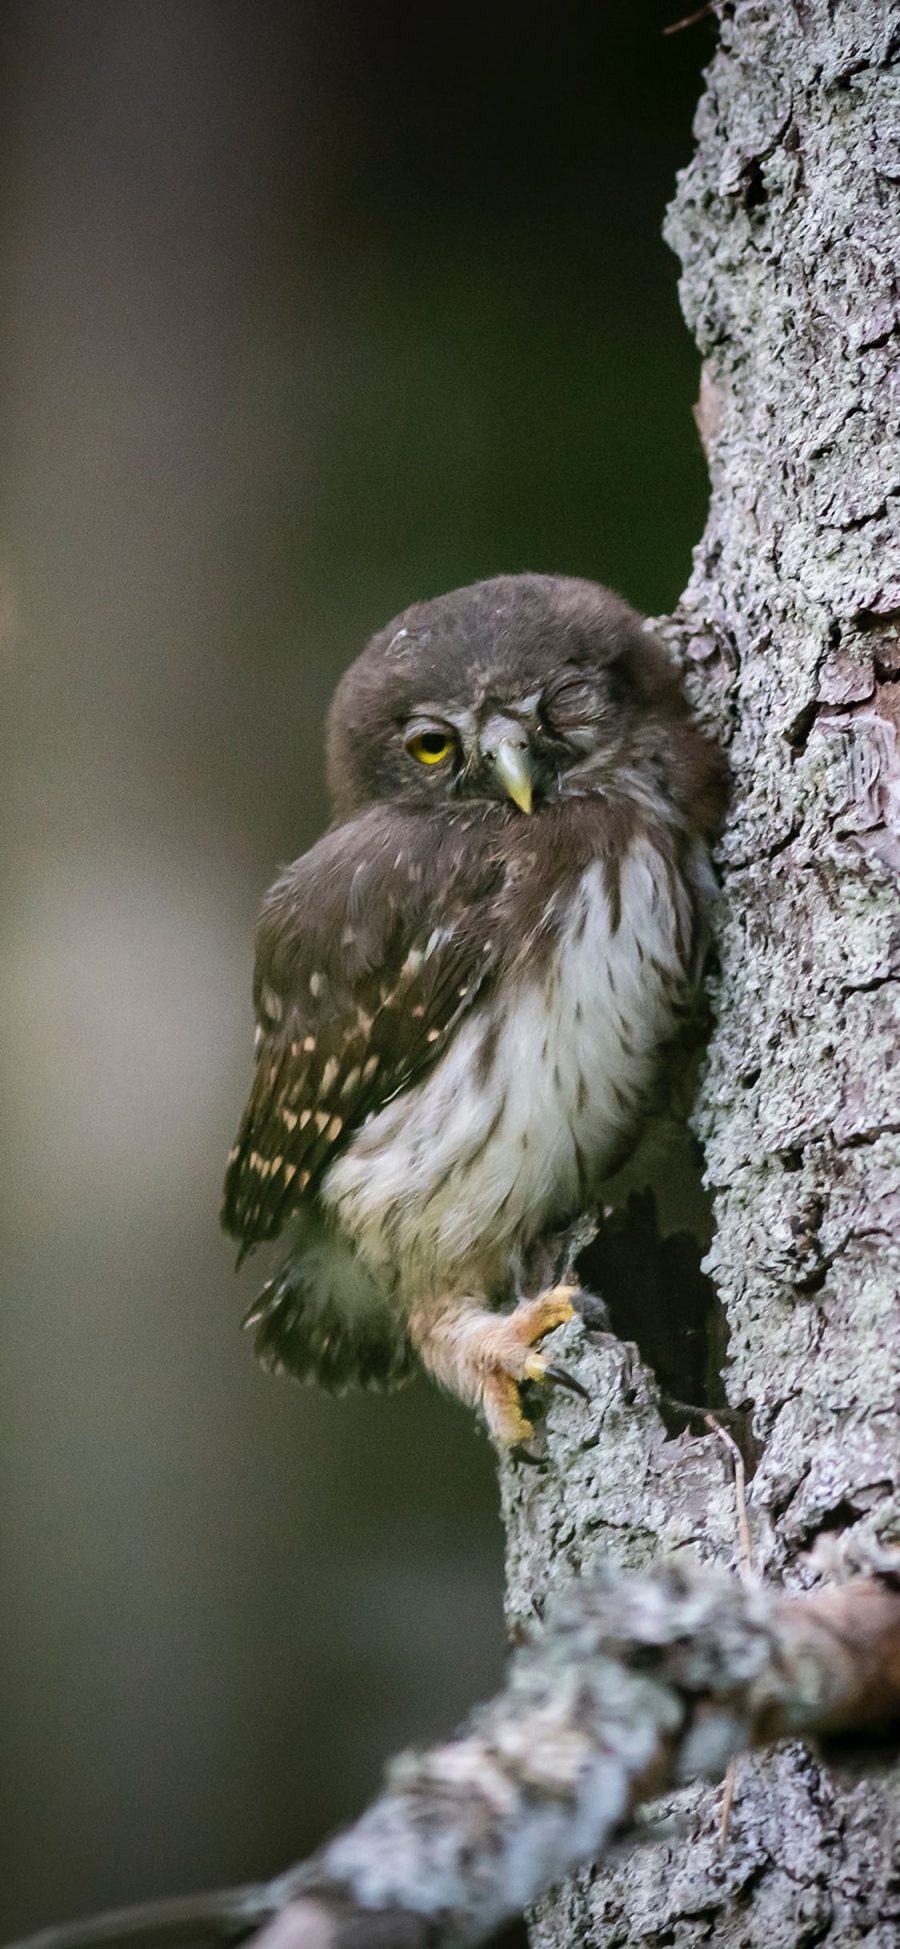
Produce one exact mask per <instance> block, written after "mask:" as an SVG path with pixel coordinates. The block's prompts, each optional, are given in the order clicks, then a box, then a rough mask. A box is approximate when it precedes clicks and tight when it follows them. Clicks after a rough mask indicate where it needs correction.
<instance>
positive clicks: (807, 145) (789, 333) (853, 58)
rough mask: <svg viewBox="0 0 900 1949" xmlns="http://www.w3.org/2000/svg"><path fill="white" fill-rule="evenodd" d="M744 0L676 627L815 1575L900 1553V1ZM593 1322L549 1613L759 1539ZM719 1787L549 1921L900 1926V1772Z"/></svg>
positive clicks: (774, 1413) (749, 1180) (712, 95)
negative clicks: (709, 784) (727, 787)
mask: <svg viewBox="0 0 900 1949" xmlns="http://www.w3.org/2000/svg"><path fill="white" fill-rule="evenodd" d="M721 11H722V13H723V16H724V17H723V18H722V20H721V22H720V37H719V46H718V49H717V52H716V54H715V56H714V58H713V61H712V63H711V66H710V68H709V70H708V73H707V76H706V85H705V90H704V94H703V97H702V100H701V103H700V106H699V109H698V113H697V120H696V127H695V134H696V152H695V155H694V158H693V161H692V162H691V164H690V166H689V167H688V168H687V169H686V170H685V171H684V173H683V175H682V177H681V178H680V181H679V185H678V191H677V195H676V198H675V201H674V203H673V206H672V208H671V210H670V212H669V217H668V224H667V236H668V239H669V242H670V243H671V244H672V246H673V248H674V249H675V251H676V252H677V254H678V256H679V257H680V259H681V263H682V282H681V299H682V305H683V309H684V313H685V317H686V319H687V322H688V324H689V326H690V328H691V330H692V331H693V333H694V335H695V338H696V341H697V345H698V349H699V352H700V355H701V359H702V383H701V386H700V402H699V408H698V426H699V428H700V433H701V437H702V439H703V442H704V446H705V448H706V452H707V458H708V463H709V471H710V483H711V499H710V510H709V517H708V521H707V525H706V530H705V533H704V536H703V538H702V541H701V542H700V545H699V547H698V549H697V551H696V557H695V564H694V572H693V575H692V577H691V580H690V583H689V585H688V588H687V590H686V591H685V595H684V597H683V599H682V602H681V604H680V605H679V608H678V611H677V613H676V615H675V616H674V617H673V618H672V619H670V622H669V624H668V626H667V629H666V633H667V635H668V636H669V638H670V640H672V641H673V644H674V645H675V647H676V648H677V650H678V653H679V654H680V655H681V656H682V657H683V659H684V662H685V667H686V671H687V682H688V686H689V689H690V691H691V694H692V697H693V699H694V702H695V704H696V706H697V708H698V710H699V712H700V714H701V716H702V717H703V718H704V720H705V721H706V722H708V723H710V724H712V725H713V726H715V728H716V730H717V732H718V734H719V735H720V736H721V737H722V738H723V739H724V740H725V741H726V743H727V745H728V749H729V754H730V761H731V767H732V772H733V779H734V786H733V798H732V805H731V810H730V813H729V817H728V822H727V827H726V830H725V833H724V836H723V839H722V843H721V848H720V856H719V868H720V874H721V880H722V901H721V908H720V912H719V916H718V922H717V929H716V972H715V973H714V976H713V980H712V1006H713V1011H714V1025H713V1030H712V1035H711V1040H710V1045H709V1050H708V1055H707V1060H706V1065H705V1069H704V1072H703V1076H702V1080H701V1083H700V1088H699V1092H698V1095H697V1098H696V1101H695V1105H694V1110H693V1118H692V1121H693V1128H694V1130H695V1132H696V1133H697V1136H698V1137H699V1139H700V1141H701V1143H702V1146H703V1150H704V1156H705V1173H706V1179H707V1183H708V1186H709V1188H710V1191H711V1195H712V1204H713V1216H714V1225H715V1231H714V1237H713V1242H712V1245H711V1247H710V1250H709V1253H708V1256H707V1260H706V1270H707V1271H708V1273H709V1274H710V1275H711V1276H712V1278H713V1280H714V1282H715V1286H716V1289H717V1292H718V1296H719V1299H720V1301H721V1304H722V1307H723V1309H724V1314H725V1317H726V1320H727V1327H728V1358H727V1363H726V1365H725V1369H724V1374H723V1380H724V1386H725V1392H726V1394H727V1398H728V1401H729V1402H730V1404H731V1407H732V1409H735V1410H742V1411H744V1412H745V1413H746V1414H747V1416H748V1418H750V1419H752V1427H753V1437H754V1460H755V1463H756V1466H755V1471H754V1473H753V1480H752V1485H751V1492H750V1496H751V1501H750V1509H751V1519H752V1525H753V1534H754V1543H755V1551H756V1558H757V1564H758V1568H759V1570H760V1571H761V1572H763V1573H765V1574H766V1575H767V1576H769V1577H774V1578H776V1579H780V1580H782V1581H783V1582H784V1583H785V1585H786V1586H787V1587H788V1588H791V1589H793V1588H798V1587H802V1586H803V1585H805V1584H808V1583H810V1582H812V1581H813V1580H814V1578H815V1575H816V1572H815V1569H814V1567H811V1565H810V1552H811V1550H812V1548H813V1546H814V1545H815V1543H816V1541H817V1539H818V1538H819V1537H820V1536H821V1535H822V1533H823V1532H829V1531H835V1532H841V1533H842V1534H843V1535H844V1536H845V1538H846V1535H847V1533H848V1532H849V1533H850V1536H851V1542H852V1536H853V1533H854V1532H856V1533H857V1534H858V1536H859V1539H860V1543H861V1544H862V1543H864V1542H866V1541H867V1540H870V1539H872V1538H873V1537H878V1538H880V1539H881V1540H882V1541H888V1542H890V1541H891V1540H893V1541H900V1503H898V1499H897V1498H898V1475H900V1423H898V1383H900V1307H898V1287H900V1280H898V1258H900V1083H898V1076H900V1069H898V1067H897V1062H896V1058H897V1049H898V1042H900V1034H898V1031H900V897H898V885H897V871H898V867H900V743H898V728H900V681H898V679H900V499H898V495H900V439H898V419H900V411H898V408H900V361H898V356H897V353H898V345H900V329H898V326H900V319H898V302H900V300H898V277H897V257H898V249H897V245H898V237H900V207H898V205H900V195H898V184H900V70H898V61H900V10H898V8H897V6H896V5H892V4H887V3H886V0H843V4H839V5H834V4H832V0H782V4H778V3H777V0H737V4H736V5H734V6H733V7H729V8H727V9H725V8H723V9H721ZM659 1304H660V1306H661V1307H667V1306H670V1305H671V1304H672V1300H671V1295H670V1294H668V1293H667V1292H665V1291H661V1292H660V1294H659ZM617 1324H618V1322H617ZM675 1324H676V1330H677V1320H676V1323H675ZM567 1340H568V1341H569V1342H571V1357H572V1358H573V1359H574V1360H577V1363H578V1367H577V1371H578V1373H579V1375H580V1377H581V1378H582V1379H583V1380H585V1381H586V1382H587V1384H588V1385H589V1386H590V1387H591V1390H592V1396H593V1401H592V1407H591V1409H590V1410H589V1411H585V1410H583V1409H582V1408H580V1407H579V1406H578V1405H577V1404H573V1403H571V1402H570V1401H568V1400H565V1401H562V1400H557V1401H554V1403H553V1404H552V1405H551V1408H550V1412H549V1418H548V1466H547V1469H546V1472H545V1473H544V1474H542V1475H538V1474H537V1473H536V1472H535V1473H531V1474H528V1475H524V1474H523V1473H522V1472H519V1473H514V1472H512V1471H508V1472H507V1473H506V1474H505V1476H504V1481H503V1499H504V1514H505V1519H506V1523H507V1533H508V1539H509V1541H508V1572H509V1577H508V1588H509V1609H510V1618H511V1622H512V1625H513V1628H514V1631H517V1632H520V1631H523V1630H527V1629H528V1625H529V1619H530V1617H531V1616H532V1615H533V1614H534V1612H535V1611H536V1610H537V1611H539V1610H540V1609H541V1607H542V1603H543V1598H544V1596H545V1594H546V1592H547V1590H548V1588H550V1587H551V1586H555V1585H558V1584H561V1583H564V1582H565V1581H566V1580H567V1579H568V1578H570V1577H572V1576H576V1575H579V1574H581V1573H582V1572H583V1571H584V1570H585V1569H589V1568H590V1566H591V1564H592V1563H594V1562H596V1561H597V1560H599V1559H602V1558H604V1557H608V1558H610V1559H612V1560H613V1561H615V1562H616V1563H619V1564H622V1565H627V1566H630V1567H642V1566H644V1565H645V1564H646V1563H648V1562H649V1561H651V1560H652V1559H653V1558H655V1557H656V1556H658V1555H659V1554H661V1553H662V1554H670V1555H671V1554H672V1553H675V1554H676V1555H677V1554H678V1553H680V1552H685V1551H687V1552H689V1553H691V1554H692V1555H694V1556H697V1557H700V1558H701V1559H715V1560H720V1561H725V1562H730V1563H734V1562H735V1561H736V1558H737V1525H736V1521H735V1511H734V1491H733V1485H732V1482H731V1477H730V1471H729V1465H728V1458H727V1453H726V1451H725V1450H724V1448H723V1446H722V1445H721V1443H719V1442H718V1441H717V1440H716V1438H715V1437H714V1436H713V1435H711V1434H710V1435H706V1436H702V1437H701V1436H698V1435H697V1433H696V1432H691V1429H696V1427H697V1425H698V1424H696V1423H690V1424H688V1429H687V1431H686V1432H683V1433H680V1434H679V1433H673V1432H671V1428H672V1424H671V1421H670V1422H669V1431H667V1428H666V1425H665V1424H664V1421H663V1419H662V1417H661V1415H660V1411H659V1400H658V1393H657V1390H656V1385H655V1381H654V1377H653V1375H652V1374H651V1373H649V1372H648V1371H647V1369H646V1367H645V1366H644V1365H643V1364H642V1362H641V1360H640V1357H639V1356H638V1355H637V1354H636V1352H635V1350H634V1349H629V1348H628V1347H626V1346H623V1345H622V1344H620V1343H617V1342H615V1341H613V1340H611V1339H609V1338H608V1337H605V1336H603V1335H585V1334H584V1332H583V1330H582V1329H580V1328H576V1327H570V1328H567V1329H565V1331H564V1333H563V1334H561V1335H560V1340H559V1351H560V1353H562V1350H563V1348H564V1346H565V1345H566V1343H567ZM719 1797H720V1796H719V1795H718V1794H717V1792H715V1791H710V1790H707V1789H696V1790H694V1789H692V1790H691V1792H690V1795H689V1796H686V1797H682V1798H681V1799H680V1801H679V1802H678V1812H679V1815H680V1818H681V1820H682V1822H683V1825H684V1830H685V1831H684V1838H683V1839H681V1840H679V1841H677V1842H674V1843H672V1842H666V1843H665V1844H664V1845H663V1844H654V1845H650V1846H648V1847H647V1848H646V1849H644V1850H643V1851H642V1853H641V1856H640V1857H639V1858H637V1859H636V1858H635V1857H633V1856H632V1857H630V1858H629V1860H628V1863H627V1865H624V1866H623V1867H622V1868H621V1869H616V1868H612V1869H610V1868H605V1869H603V1870H602V1871H600V1872H599V1873H597V1874H596V1875H591V1874H584V1875H582V1876H580V1877H579V1878H578V1879H577V1881H576V1882H575V1883H573V1884H570V1885H568V1886H567V1887H566V1888H565V1889H564V1890H563V1891H562V1892H560V1893H559V1894H558V1895H557V1896H556V1897H554V1898H553V1899H552V1900H550V1901H548V1902H546V1903H544V1904H543V1905H542V1906H541V1908H540V1910H539V1912H538V1915H537V1917H536V1919H535V1922H534V1933H535V1938H536V1940H537V1941H538V1942H539V1943H540V1944H541V1945H546V1949H563V1945H565V1949H570V1946H571V1945H572V1944H575V1943H580V1942H584V1943H591V1944H596V1945H598V1949H599V1945H601V1944H604V1945H605V1944H612V1943H616V1944H617V1945H620V1949H626V1946H627V1949H631V1946H632V1945H635V1946H636V1945H638V1944H641V1945H649V1944H651V1943H652V1944H654V1945H655V1944H661V1943H664V1942H665V1943H671V1944H681V1943H684V1944H688V1943H691V1944H692V1943H695V1942H700V1941H703V1942H704V1943H710V1944H723V1945H724V1944H729V1945H732V1944H733V1945H735V1946H736V1945H738V1944H741V1945H743V1946H744V1949H756V1945H760V1949H762V1945H763V1944H765V1945H766V1946H767V1949H768V1946H769V1945H771V1944H785V1945H788V1944H790V1945H794V1944H797V1945H800V1944H812V1943H827V1944H831V1945H835V1949H836V1945H838V1944H840V1945H844V1944H850V1943H855V1942H862V1941H865V1942H866V1943H867V1944H868V1945H869V1949H887V1944H888V1943H896V1942H897V1941H898V1940H900V1776H897V1775H894V1776H891V1775H890V1774H889V1773H888V1774H885V1775H884V1776H882V1777H881V1778H880V1779H878V1780H877V1781H872V1780H868V1781H866V1782H858V1783H856V1784H855V1785H849V1786H848V1785H847V1784H845V1783H842V1782H841V1781H840V1780H839V1779H836V1778H834V1777H832V1776H831V1775H830V1774H829V1773H828V1772H827V1771H825V1770H823V1769H822V1768H820V1767H819V1766H818V1765H817V1763H816V1762H815V1761H814V1760H813V1759H811V1758H810V1756H809V1754H808V1753H807V1752H801V1751H800V1750H799V1749H795V1748H791V1747H788V1748H783V1749H781V1750H779V1751H777V1752H775V1753H774V1754H772V1755H769V1756H767V1757H766V1758H765V1759H763V1760H761V1761H759V1762H753V1763H751V1762H745V1763H744V1764H743V1765H742V1768H741V1772H740V1775H739V1780H738V1788H737V1794H736V1800H735V1806H734V1811H733V1814H732V1818H731V1823H730V1832H729V1837H728V1843H727V1846H726V1848H725V1851H724V1853H720V1851H719V1843H718V1803H719Z"/></svg>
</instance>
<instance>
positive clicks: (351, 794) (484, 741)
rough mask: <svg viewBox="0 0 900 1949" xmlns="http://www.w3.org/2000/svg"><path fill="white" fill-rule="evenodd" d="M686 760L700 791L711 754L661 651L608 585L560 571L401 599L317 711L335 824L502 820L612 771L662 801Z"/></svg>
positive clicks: (680, 783) (712, 767)
mask: <svg viewBox="0 0 900 1949" xmlns="http://www.w3.org/2000/svg"><path fill="white" fill-rule="evenodd" d="M704 754H705V755H704ZM698 767H699V768H700V771H702V772H703V773H704V774H705V782H706V785H707V786H710V785H711V783H712V773H713V771H718V769H719V766H718V760H717V758H716V755H715V754H714V753H713V751H712V748H711V747H710V746H709V745H708V744H707V743H706V741H705V740H704V739H703V738H701V737H700V735H699V733H698V732H697V731H696V730H695V729H694V728H693V727H692V726H691V724H690V722H689V720H688V716H687V707H686V705H685V702H684V699H683V697H682V694H681V688H680V683H679V678H678V675H677V672H676V671H675V669H674V667H673V666H672V664H671V663H670V662H669V660H668V658H667V657H666V654H665V652H664V651H663V649H662V648H661V646H660V644H659V643H658V642H656V641H655V640H654V638H653V637H652V636H651V635H649V634H648V632H647V629H646V627H645V626H644V624H643V623H642V621H641V618H640V617H639V616H638V615H637V614H636V612H635V611H634V610H633V609H631V608H630V607H629V605H628V604H627V603H625V602H623V601H621V599H620V598H619V597H618V596H615V595H613V594H612V592H611V591H610V590H609V589H604V588H602V587H601V586H600V585H599V584H598V583H594V582H583V581H579V580H576V579H575V578H574V577H569V576H554V575H502V576H497V577H495V578H494V579H493V580H491V581H489V582H474V583H472V584H471V585H470V586H469V587H468V588H465V589H454V590H453V591H452V592H451V593H450V594H449V595H445V596H438V597H437V598H436V599H435V600H434V601H432V602H419V603H415V604H413V606H412V608H410V609H406V610H404V612H403V614H402V615H400V616H396V617H395V618H394V620H393V622H391V623H388V625H387V627H386V628H385V629H383V630H380V631H379V632H378V634H377V635H376V636H374V637H373V638H372V640H371V642H370V643H369V644H368V645H367V647H366V649H365V650H364V651H363V653H362V655H361V656H359V657H357V660H356V662H355V663H353V664H351V666H350V669H349V670H348V671H347V672H346V675H345V676H344V677H343V678H342V680H341V682H340V684H339V685H338V688H337V691H336V693H335V696H334V700H333V703H332V706H331V712H330V717H329V730H328V782H329V788H330V792H331V799H332V807H333V811H334V816H335V818H336V819H338V820H343V819H347V818H350V817H351V816H352V815H353V814H354V813H356V812H358V811H360V810H362V809H363V807H365V806H367V805H371V804H374V803H377V802H385V801H387V802H390V803H392V804H402V805H404V806H406V807H408V808H409V809H410V810H415V809H422V810H429V809H434V808H436V807H437V806H440V805H448V804H454V803H457V802H459V801H460V800H463V799H469V800H472V799H475V800H480V801H482V802H484V804H485V805H486V806H488V805H493V806H495V807H496V808H497V810H498V812H500V810H501V809H503V811H504V813H505V815H506V816H510V817H515V816H520V815H521V814H523V813H531V812H534V813H539V812H540V810H541V808H542V807H543V806H545V805H547V804H549V803H552V802H553V801H554V800H556V799H559V798H560V797H566V796H570V795H574V794H577V793H582V792H585V791H590V790H592V789H596V788H597V787H598V786H602V784H603V783H604V781H606V782H610V781H611V780H612V778H613V777H614V776H618V777H619V778H620V779H622V778H623V777H624V775H625V774H626V772H627V773H629V774H630V775H631V776H632V777H633V778H634V781H635V787H636V789H639V790H640V789H647V790H650V789H652V790H653V791H654V794H655V795H658V794H659V793H660V792H661V793H662V794H663V795H664V796H666V797H668V798H669V800H670V801H671V802H672V803H673V806H677V804H678V801H679V800H680V799H686V798H687V799H691V800H695V799H696V790H697V785H698V784H700V782H701V781H700V778H699V777H698V776H694V778H693V780H692V784H691V789H688V777H687V772H690V771H693V772H694V773H695V774H696V773H697V769H698ZM643 774H646V776H645V777H643ZM684 809H685V811H686V810H687V806H685V808H684ZM715 817H716V814H715V812H713V813H712V815H711V817H710V819H709V820H708V821H707V823H714V821H715Z"/></svg>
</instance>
